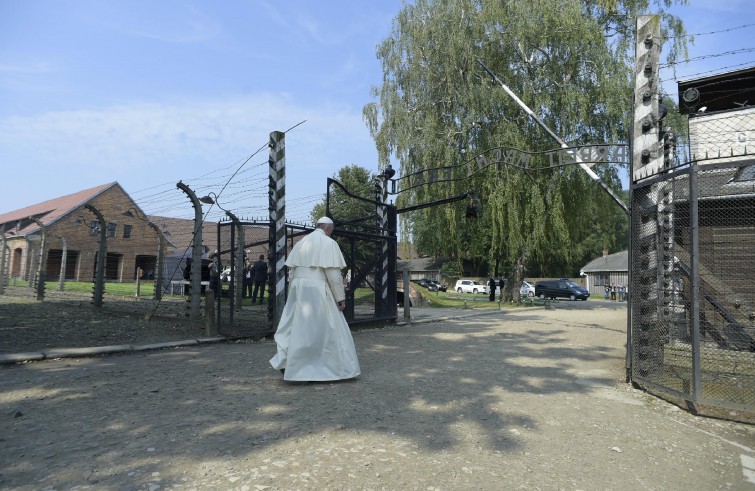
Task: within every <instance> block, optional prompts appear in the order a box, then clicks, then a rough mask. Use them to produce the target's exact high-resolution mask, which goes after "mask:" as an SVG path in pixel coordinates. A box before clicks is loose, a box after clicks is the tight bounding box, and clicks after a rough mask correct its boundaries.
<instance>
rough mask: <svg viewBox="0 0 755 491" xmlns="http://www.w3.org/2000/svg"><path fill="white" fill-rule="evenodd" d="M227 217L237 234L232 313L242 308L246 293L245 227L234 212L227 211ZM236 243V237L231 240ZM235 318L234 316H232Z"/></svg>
mask: <svg viewBox="0 0 755 491" xmlns="http://www.w3.org/2000/svg"><path fill="white" fill-rule="evenodd" d="M225 214H226V216H228V218H230V219H231V221H232V222H233V225H234V226H235V227H236V230H237V232H238V233H237V234H236V236H235V240H236V257H235V258H234V261H233V263H232V264H231V268H232V271H231V278H232V280H233V284H232V285H231V289H232V290H233V292H234V293H233V299H234V305H233V306H231V311H233V309H234V306H235V308H236V309H240V308H241V294H242V293H244V291H243V286H244V278H243V274H244V226H243V225H241V220H239V218H238V217H237V216H236V215H234V214H233V213H232V212H230V211H228V210H226V212H225ZM233 241H234V237H232V238H231V242H233ZM231 316H233V314H231ZM231 322H233V318H231Z"/></svg>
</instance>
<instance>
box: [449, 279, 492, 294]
mask: <svg viewBox="0 0 755 491" xmlns="http://www.w3.org/2000/svg"><path fill="white" fill-rule="evenodd" d="M454 290H456V292H457V293H488V286H487V285H483V284H482V283H478V282H476V281H474V280H459V281H457V282H456V286H455V287H454Z"/></svg>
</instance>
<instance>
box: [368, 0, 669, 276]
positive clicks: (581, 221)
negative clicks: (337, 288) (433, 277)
mask: <svg viewBox="0 0 755 491" xmlns="http://www.w3.org/2000/svg"><path fill="white" fill-rule="evenodd" d="M670 3H672V2H670V1H660V2H658V3H657V4H655V5H653V7H654V8H655V9H656V11H661V12H662V11H663V9H664V8H667V7H668V6H669V4H670ZM648 7H649V6H648V2H647V1H643V0H615V1H611V0H607V1H605V2H595V1H589V0H583V1H578V0H520V1H515V0H509V1H506V0H498V1H486V0H436V1H432V0H416V2H415V3H414V4H405V5H404V6H403V8H402V10H401V11H400V12H399V13H398V15H397V16H396V18H395V19H394V23H393V30H392V33H391V35H390V36H389V37H388V38H386V39H385V40H384V41H383V42H382V43H381V44H380V45H379V46H378V49H377V56H378V58H379V59H380V61H381V62H382V66H383V83H382V86H380V87H376V88H374V89H373V95H374V96H375V97H376V98H377V102H375V103H371V104H368V105H367V106H365V108H364V116H365V120H366V121H367V124H368V126H369V129H370V131H371V133H372V136H373V138H374V140H375V142H376V146H377V149H378V153H379V157H380V161H381V163H382V164H383V165H386V164H387V163H388V162H390V161H391V160H393V159H395V160H397V161H398V162H399V163H400V172H399V176H398V177H401V176H406V175H409V174H412V173H415V172H417V171H421V170H423V169H430V168H436V167H446V166H457V167H455V168H454V170H453V171H452V172H451V174H450V175H449V177H450V178H451V179H450V180H449V181H447V182H444V183H442V184H438V183H436V184H425V185H422V186H418V187H415V188H412V189H410V190H406V191H403V192H401V193H400V194H399V196H398V197H397V204H398V205H399V207H401V206H402V205H409V204H417V203H423V202H429V201H433V200H437V199H442V198H447V197H450V196H454V195H458V194H460V193H463V192H465V191H468V190H474V191H476V192H477V193H478V195H479V197H480V199H481V200H482V202H483V210H484V212H483V214H482V217H481V218H479V219H477V220H466V219H465V206H464V203H463V202H462V203H461V204H456V205H444V206H439V207H433V208H426V209H423V210H419V211H415V212H412V213H411V214H410V215H406V216H402V232H403V235H404V236H409V235H412V236H413V237H414V239H415V243H417V244H419V245H421V246H422V247H423V248H427V249H428V251H427V252H429V253H434V254H443V255H446V256H451V257H456V258H464V259H468V260H471V261H473V262H474V263H476V264H477V265H478V266H479V267H480V269H479V270H480V272H481V273H483V274H498V273H499V271H497V269H498V268H501V270H503V269H506V270H507V271H508V272H511V274H510V277H511V278H512V279H514V280H515V281H514V282H513V283H518V282H519V281H520V280H521V279H522V275H523V273H524V269H525V267H527V266H528V267H529V268H530V269H533V268H536V269H537V270H538V271H539V272H540V273H542V274H548V273H550V274H564V273H566V270H568V271H573V270H574V268H576V267H578V266H579V265H580V264H583V263H584V262H585V259H591V258H592V257H593V256H594V255H595V254H596V253H599V252H600V251H601V250H603V249H611V248H613V247H614V246H615V245H616V242H617V236H616V231H617V228H621V227H620V224H617V223H616V222H617V220H619V221H624V222H625V221H626V216H624V215H623V212H619V213H617V212H616V208H617V205H616V204H615V203H614V202H613V200H612V199H611V197H610V196H608V195H607V193H605V191H603V190H601V189H600V188H599V187H598V186H597V185H596V184H595V183H594V182H593V181H591V180H590V179H589V177H588V176H587V175H586V174H585V173H584V171H583V170H581V169H580V168H579V167H575V166H564V167H559V168H556V169H553V168H549V165H550V162H549V161H548V160H547V159H546V158H544V157H538V156H537V155H536V156H534V157H533V158H532V160H531V161H530V163H529V169H527V170H523V169H521V168H518V167H515V166H510V165H493V166H489V167H487V168H485V169H482V170H480V171H479V172H477V173H475V174H473V175H471V176H470V175H468V174H467V169H466V167H465V166H464V165H460V164H463V163H465V162H467V161H468V160H469V159H472V158H474V156H476V155H478V154H480V153H481V152H484V151H485V150H487V149H490V148H494V147H504V146H505V147H511V148H516V149H521V150H526V151H531V152H539V151H546V150H552V149H554V148H557V147H558V145H557V144H555V142H554V141H553V140H552V139H551V137H550V136H548V135H547V134H546V132H545V131H543V130H542V129H541V128H540V127H539V126H538V125H537V124H536V123H535V122H534V121H533V120H532V119H530V118H529V117H528V116H527V115H526V114H525V113H524V111H523V110H522V109H521V108H520V107H519V106H517V105H516V103H515V102H514V101H513V100H512V99H511V98H510V97H509V96H508V95H507V94H506V93H505V92H504V91H503V90H502V89H501V87H500V86H499V85H498V84H497V83H496V82H495V81H494V80H492V78H491V77H490V76H489V75H488V74H487V73H486V72H485V71H484V70H483V69H482V68H481V66H480V64H479V62H478V61H479V60H482V61H484V63H485V64H486V65H487V66H488V67H490V68H491V69H492V70H493V71H494V72H495V73H496V74H497V75H498V76H499V77H500V78H501V79H502V80H505V81H506V84H507V85H508V86H509V87H510V88H511V89H512V90H513V91H514V92H515V93H516V94H517V95H518V96H519V97H520V98H521V99H522V100H523V101H524V102H525V103H526V104H527V105H528V106H529V107H530V108H532V109H533V110H534V111H535V112H536V113H537V114H538V116H539V117H540V118H541V119H542V120H543V121H544V123H545V124H546V125H547V126H548V127H549V128H551V129H552V130H553V131H554V132H555V133H556V134H558V135H559V136H560V137H561V138H562V139H563V140H565V141H566V142H567V143H568V144H569V145H580V144H587V143H619V142H626V141H627V140H628V138H627V133H628V129H629V128H630V127H631V107H632V101H631V97H632V87H633V73H634V69H633V64H634V62H633V57H634V41H633V39H634V30H635V18H636V16H637V15H639V14H642V13H643V12H645V11H646V10H647V9H648ZM663 19H664V22H663V25H664V33H665V32H668V30H669V29H670V30H671V31H673V33H674V34H675V35H677V36H678V35H680V34H682V33H683V26H682V24H681V22H679V20H678V19H676V18H674V17H673V16H670V15H668V14H663ZM675 39H677V40H680V41H681V40H683V38H682V37H676V38H675ZM678 47H682V48H683V44H680V43H678V44H677V45H675V46H674V49H673V50H671V51H670V53H671V56H675V55H676V53H677V51H676V50H677V48H678ZM593 169H594V170H595V171H596V172H597V173H598V174H599V175H600V176H601V178H602V179H603V181H604V182H606V183H607V184H608V185H609V186H610V187H611V188H613V189H614V190H616V191H620V189H621V181H620V177H619V176H620V174H619V173H620V172H622V169H620V168H619V167H617V166H616V165H608V164H602V165H596V166H595V167H594V168H593ZM623 171H624V172H626V170H625V169H624V170H623ZM399 182H402V181H399ZM504 265H506V267H505V268H504ZM548 269H550V271H548ZM553 269H557V271H555V270H553ZM509 284H512V282H511V281H509Z"/></svg>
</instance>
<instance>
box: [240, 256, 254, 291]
mask: <svg viewBox="0 0 755 491" xmlns="http://www.w3.org/2000/svg"><path fill="white" fill-rule="evenodd" d="M253 269H254V268H253V267H252V261H251V260H249V259H247V260H246V262H245V263H244V269H243V270H242V272H241V297H242V298H247V297H251V296H252V283H253V278H254V277H253V273H252V271H253Z"/></svg>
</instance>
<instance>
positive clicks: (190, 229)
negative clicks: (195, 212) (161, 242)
mask: <svg viewBox="0 0 755 491" xmlns="http://www.w3.org/2000/svg"><path fill="white" fill-rule="evenodd" d="M147 218H149V220H150V221H151V222H152V223H154V224H155V225H157V226H158V228H159V229H160V230H162V231H163V233H164V234H165V237H166V239H168V240H169V241H170V243H171V245H173V246H174V247H175V248H176V252H179V251H181V252H183V251H184V250H189V249H190V248H191V245H192V244H193V242H194V219H187V218H173V217H163V216H159V215H149V216H148V217H147ZM217 243H218V223H217V222H203V223H202V244H204V245H205V246H207V250H210V251H212V250H215V249H217Z"/></svg>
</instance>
